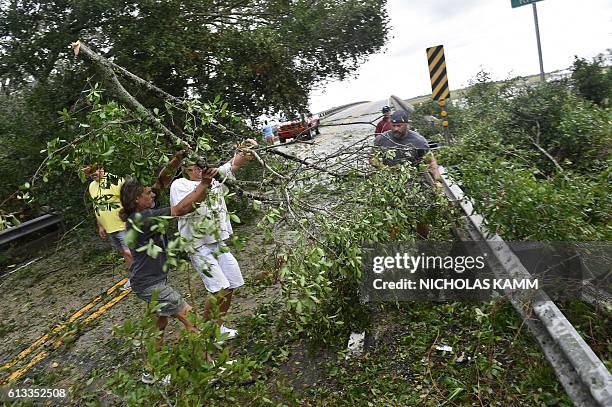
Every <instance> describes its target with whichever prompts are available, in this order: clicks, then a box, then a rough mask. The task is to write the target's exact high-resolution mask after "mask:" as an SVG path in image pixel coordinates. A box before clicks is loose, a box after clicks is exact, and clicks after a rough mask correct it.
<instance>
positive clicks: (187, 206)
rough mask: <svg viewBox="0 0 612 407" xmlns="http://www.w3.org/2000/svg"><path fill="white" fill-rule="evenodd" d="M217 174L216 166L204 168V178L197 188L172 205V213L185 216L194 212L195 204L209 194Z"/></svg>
mask: <svg viewBox="0 0 612 407" xmlns="http://www.w3.org/2000/svg"><path fill="white" fill-rule="evenodd" d="M215 175H217V169H216V168H206V169H204V170H202V180H201V181H200V183H199V184H198V186H197V187H196V189H194V190H193V191H191V192H190V193H189V194H187V195H186V196H185V197H184V198H183V199H181V200H180V201H179V203H177V204H176V205H174V206H172V207H170V215H172V216H183V215H186V214H188V213H191V212H193V210H194V209H195V204H196V203H198V202H201V201H202V200H203V199H204V198H206V195H208V189H209V188H210V184H211V183H212V180H213V178H214V176H215Z"/></svg>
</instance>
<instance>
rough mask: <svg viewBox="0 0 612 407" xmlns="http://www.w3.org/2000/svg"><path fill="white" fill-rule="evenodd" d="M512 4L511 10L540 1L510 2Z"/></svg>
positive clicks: (515, 0) (519, 0)
mask: <svg viewBox="0 0 612 407" xmlns="http://www.w3.org/2000/svg"><path fill="white" fill-rule="evenodd" d="M510 1H511V2H512V8H516V7H521V6H526V5H527V4H531V3H535V2H536V1H542V0H510Z"/></svg>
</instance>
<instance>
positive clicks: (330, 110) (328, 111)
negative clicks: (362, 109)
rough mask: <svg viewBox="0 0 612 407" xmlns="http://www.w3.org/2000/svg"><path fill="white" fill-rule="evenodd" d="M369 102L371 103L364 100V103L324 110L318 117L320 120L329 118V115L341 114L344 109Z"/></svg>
mask: <svg viewBox="0 0 612 407" xmlns="http://www.w3.org/2000/svg"><path fill="white" fill-rule="evenodd" d="M368 102H369V101H368V100H364V101H361V102H353V103H348V104H346V105H342V106H337V107H332V108H331V109H327V110H324V111H322V112H319V113H317V115H319V118H321V119H322V118H324V117H326V116H329V115H332V114H334V113H338V112H341V111H342V110H344V109H348V108H349V107H353V106H357V105H360V104H362V103H368Z"/></svg>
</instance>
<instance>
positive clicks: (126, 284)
mask: <svg viewBox="0 0 612 407" xmlns="http://www.w3.org/2000/svg"><path fill="white" fill-rule="evenodd" d="M130 288H132V283H130V280H128V281H127V282H126V283H125V284H123V285H122V286H121V287H119V291H125V290H129V289H130Z"/></svg>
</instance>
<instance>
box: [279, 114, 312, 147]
mask: <svg viewBox="0 0 612 407" xmlns="http://www.w3.org/2000/svg"><path fill="white" fill-rule="evenodd" d="M319 121H320V120H319V116H318V115H313V114H312V113H308V114H307V115H306V118H305V119H304V120H302V119H295V120H290V121H286V122H282V123H280V124H279V126H278V139H279V140H280V142H281V143H285V142H286V141H287V139H290V138H302V139H304V140H311V139H312V136H313V135H314V134H317V135H318V134H321V133H320V132H319Z"/></svg>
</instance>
